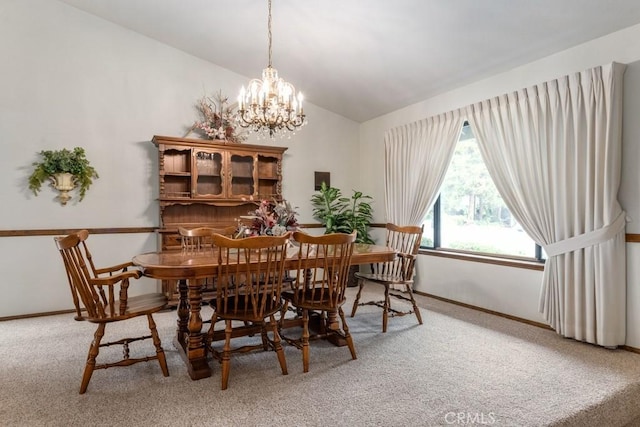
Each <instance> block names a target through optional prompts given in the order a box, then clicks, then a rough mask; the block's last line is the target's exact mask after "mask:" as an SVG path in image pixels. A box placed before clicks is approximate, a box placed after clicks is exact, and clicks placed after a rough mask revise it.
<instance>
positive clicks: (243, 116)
mask: <svg viewBox="0 0 640 427" xmlns="http://www.w3.org/2000/svg"><path fill="white" fill-rule="evenodd" d="M268 28H269V65H268V66H267V68H265V69H264V70H262V80H260V79H253V80H251V81H250V82H249V85H248V87H247V89H246V90H245V87H244V86H242V89H241V90H240V95H239V96H238V115H237V117H238V123H239V124H240V126H242V127H244V128H249V129H250V130H251V131H253V132H257V133H260V134H263V135H264V136H266V135H269V137H271V138H273V137H274V135H275V134H277V133H278V134H279V135H280V136H283V132H284V131H285V130H288V131H295V130H296V129H297V128H299V127H300V126H302V125H304V124H305V123H306V120H305V115H304V110H303V109H302V94H301V93H298V94H296V89H295V87H293V85H292V84H291V83H288V82H286V81H284V80H283V79H281V78H279V77H278V70H276V69H275V68H273V67H271V0H269V21H268Z"/></svg>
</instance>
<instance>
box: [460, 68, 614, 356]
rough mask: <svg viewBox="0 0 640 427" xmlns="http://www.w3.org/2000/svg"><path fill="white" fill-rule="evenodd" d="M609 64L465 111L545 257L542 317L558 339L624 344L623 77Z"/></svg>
mask: <svg viewBox="0 0 640 427" xmlns="http://www.w3.org/2000/svg"><path fill="white" fill-rule="evenodd" d="M624 68H625V67H624V65H621V64H610V65H607V66H602V67H596V68H592V69H589V70H586V71H584V72H580V73H576V74H573V75H569V76H565V77H563V78H561V79H558V80H554V81H550V82H547V83H543V84H539V85H537V86H534V87H530V88H527V89H523V90H520V91H517V92H513V93H509V94H506V95H503V96H500V97H496V98H493V99H489V100H487V101H484V102H481V103H477V104H474V105H471V106H469V107H467V108H466V111H467V119H468V120H469V122H470V124H471V126H472V128H473V131H474V133H475V135H476V138H477V140H478V143H479V146H480V150H481V153H482V156H483V158H484V160H485V163H486V164H487V168H488V169H489V173H490V174H491V177H492V178H493V180H494V182H495V184H496V186H497V188H498V191H499V192H500V194H501V195H502V197H503V199H504V200H505V203H506V204H507V206H508V207H509V209H510V210H511V212H512V214H513V215H514V216H515V218H516V219H517V220H518V222H519V223H520V224H521V225H522V227H523V228H524V229H525V230H526V231H527V233H528V234H529V235H530V236H531V237H532V238H533V239H534V240H535V241H536V242H537V243H538V244H540V245H542V246H543V247H544V249H545V251H546V253H547V256H548V257H549V258H548V260H547V262H546V265H545V271H544V277H543V285H542V292H541V298H540V311H541V312H542V313H543V315H544V317H545V319H546V320H547V321H548V322H549V324H550V325H551V326H552V327H553V328H554V329H555V330H556V331H557V332H558V333H559V334H561V335H563V336H565V337H570V338H575V339H577V340H580V341H586V342H590V343H594V344H599V345H602V346H607V347H615V346H617V345H621V344H624V343H625V328H626V311H625V310H626V266H625V215H624V212H623V211H622V208H621V206H620V204H619V203H618V200H617V194H618V188H619V185H620V174H621V151H622V146H621V123H622V76H623V73H624Z"/></svg>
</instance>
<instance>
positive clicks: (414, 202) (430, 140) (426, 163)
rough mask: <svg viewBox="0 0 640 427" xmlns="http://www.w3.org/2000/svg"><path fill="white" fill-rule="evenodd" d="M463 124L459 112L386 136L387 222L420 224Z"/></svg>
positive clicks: (396, 129) (412, 125) (413, 124)
mask: <svg viewBox="0 0 640 427" xmlns="http://www.w3.org/2000/svg"><path fill="white" fill-rule="evenodd" d="M462 124H463V119H462V117H461V116H460V111H452V112H449V113H445V114H439V115H437V116H433V117H429V118H428V119H424V120H420V121H417V122H414V123H410V124H407V125H404V126H399V127H397V128H394V129H390V130H388V131H387V132H385V136H384V139H385V171H384V186H385V187H384V188H385V206H386V214H387V221H388V222H392V223H394V224H397V225H421V224H422V221H423V220H424V217H425V216H426V214H427V211H428V210H429V207H430V206H431V204H432V203H433V201H434V200H435V197H436V196H437V191H438V190H439V189H440V185H441V184H442V181H443V180H444V175H445V173H446V171H447V167H448V166H449V162H450V161H451V156H453V150H454V149H455V146H456V142H457V141H458V138H459V136H460V131H461V129H462Z"/></svg>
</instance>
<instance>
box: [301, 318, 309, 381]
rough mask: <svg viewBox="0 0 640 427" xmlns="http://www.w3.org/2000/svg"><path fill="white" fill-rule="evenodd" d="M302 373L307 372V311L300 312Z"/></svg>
mask: <svg viewBox="0 0 640 427" xmlns="http://www.w3.org/2000/svg"><path fill="white" fill-rule="evenodd" d="M302 372H309V310H307V309H304V310H302Z"/></svg>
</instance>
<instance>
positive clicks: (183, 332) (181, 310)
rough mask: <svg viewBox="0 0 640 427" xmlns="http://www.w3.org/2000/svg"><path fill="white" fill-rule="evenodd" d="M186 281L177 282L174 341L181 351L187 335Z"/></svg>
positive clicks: (184, 347)
mask: <svg viewBox="0 0 640 427" xmlns="http://www.w3.org/2000/svg"><path fill="white" fill-rule="evenodd" d="M187 291H188V288H187V281H186V280H185V279H180V280H179V281H178V295H179V296H180V300H179V301H178V309H177V312H178V329H177V330H176V341H177V342H178V344H179V346H180V347H182V349H183V350H185V349H186V348H187V345H186V344H187V342H186V337H187V336H188V334H189V329H188V327H187V325H188V324H189V305H188V304H187Z"/></svg>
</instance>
